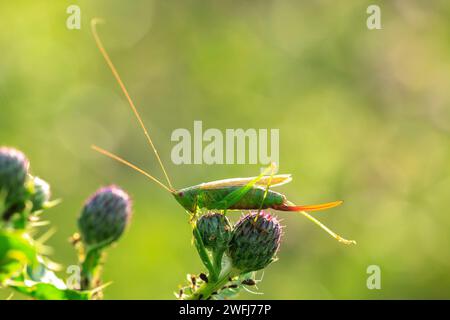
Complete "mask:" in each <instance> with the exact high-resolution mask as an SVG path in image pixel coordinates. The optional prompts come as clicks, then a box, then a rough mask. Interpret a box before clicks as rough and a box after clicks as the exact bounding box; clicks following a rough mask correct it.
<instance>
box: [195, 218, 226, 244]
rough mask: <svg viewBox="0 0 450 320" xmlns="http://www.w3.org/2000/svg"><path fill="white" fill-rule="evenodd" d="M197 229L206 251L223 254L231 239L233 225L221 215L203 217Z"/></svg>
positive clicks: (198, 222) (199, 220)
mask: <svg viewBox="0 0 450 320" xmlns="http://www.w3.org/2000/svg"><path fill="white" fill-rule="evenodd" d="M197 229H198V231H199V233H200V235H201V237H202V241H203V245H204V246H205V248H206V249H209V250H212V251H221V250H222V252H223V251H224V250H225V249H226V248H227V246H228V242H229V241H230V238H231V224H230V221H229V220H228V218H227V217H226V216H225V215H223V214H221V213H215V212H213V213H208V214H204V215H202V216H201V217H200V218H199V219H198V221H197Z"/></svg>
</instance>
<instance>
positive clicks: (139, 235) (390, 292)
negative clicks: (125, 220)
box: [0, 0, 450, 299]
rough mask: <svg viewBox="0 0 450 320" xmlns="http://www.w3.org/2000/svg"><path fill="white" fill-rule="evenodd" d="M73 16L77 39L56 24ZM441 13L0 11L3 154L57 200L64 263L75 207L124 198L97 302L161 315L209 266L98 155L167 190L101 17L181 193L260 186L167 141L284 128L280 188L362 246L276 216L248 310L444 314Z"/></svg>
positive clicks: (176, 215)
mask: <svg viewBox="0 0 450 320" xmlns="http://www.w3.org/2000/svg"><path fill="white" fill-rule="evenodd" d="M70 4H77V5H79V6H80V8H81V21H82V27H81V30H68V29H67V28H66V19H67V17H68V15H67V13H66V8H67V7H68V6H69V5H70ZM369 4H379V5H380V7H381V10H382V26H383V29H382V30H368V29H367V27H366V19H367V17H368V15H367V13H366V9H367V6H368V5H369ZM449 14H450V3H449V2H448V1H444V0H442V1H428V2H426V3H425V2H423V1H419V0H417V1H412V0H409V1H406V0H404V1H343V2H342V1H341V2H339V3H338V2H336V1H297V0H291V1H218V0H215V1H193V0H187V1H186V0H183V1H161V0H160V1H156V0H155V1H140V0H139V1H137V0H135V1H119V0H114V1H111V0H108V1H106V0H103V1H87V0H86V1H75V0H74V1H50V0H45V1H21V0H18V1H2V3H1V4H0V29H1V30H2V31H1V33H0V58H1V59H0V144H1V145H9V146H15V147H17V148H19V149H21V150H23V151H24V152H25V153H26V154H27V155H28V157H29V158H30V160H31V169H32V172H33V173H34V174H36V175H38V176H41V177H43V178H45V179H46V180H48V181H49V182H50V183H51V185H52V188H53V194H54V197H55V198H62V199H63V202H62V204H61V205H59V206H58V207H56V208H54V209H52V210H50V211H48V212H47V218H48V219H49V220H51V221H52V223H53V225H54V226H55V227H56V228H57V233H56V235H55V236H54V237H53V238H52V239H51V240H50V241H49V244H50V245H52V246H53V247H54V254H53V255H52V257H53V259H54V260H56V261H60V262H63V263H64V265H65V266H68V265H70V264H74V263H75V262H76V256H75V253H74V250H73V249H72V248H71V247H70V245H69V243H68V238H69V236H70V235H71V234H72V233H73V232H74V231H75V230H76V218H77V216H78V214H79V211H80V208H81V206H82V203H83V201H84V199H85V198H86V197H87V196H88V195H89V194H90V193H92V192H93V191H95V190H96V189H97V188H98V187H99V186H101V185H107V184H111V183H116V184H118V185H120V186H122V187H123V188H124V189H126V190H128V191H129V193H130V194H131V195H132V196H133V199H134V208H135V209H134V217H133V221H132V225H131V227H130V228H129V230H128V232H127V233H126V235H125V236H124V237H123V238H122V240H121V241H120V243H119V244H118V245H117V246H115V247H114V248H111V249H110V250H109V256H108V261H107V264H106V266H105V277H104V279H105V281H113V284H112V285H111V286H110V287H109V288H108V289H107V290H106V295H105V297H106V298H109V299H122V298H124V299H172V298H174V296H173V292H174V291H177V288H178V285H179V284H181V283H184V282H185V280H186V273H188V272H191V273H198V272H200V271H201V270H202V266H201V262H200V260H199V259H198V257H197V254H196V251H195V248H194V247H193V246H192V245H191V233H190V232H191V231H190V226H189V224H188V216H187V214H186V213H185V212H184V211H183V210H182V209H181V207H180V206H179V205H178V204H177V203H176V202H175V201H174V200H173V199H172V197H171V196H170V195H168V194H167V193H165V192H164V191H163V190H162V189H160V188H158V187H157V186H156V185H154V184H152V183H151V182H149V181H148V180H146V179H145V178H144V177H142V176H140V175H138V174H136V173H135V172H133V171H131V170H129V169H128V168H126V167H124V166H121V165H120V164H117V163H115V162H113V161H111V160H109V159H107V158H105V157H103V156H101V155H98V154H96V153H95V152H93V151H92V150H90V148H89V146H90V145H91V144H92V143H95V144H97V145H100V146H102V147H104V148H106V149H109V150H111V151H114V152H115V153H118V154H120V155H122V156H124V157H126V158H127V159H129V160H131V161H133V162H135V163H137V164H139V165H141V166H142V167H143V168H145V169H147V170H149V171H150V172H152V173H155V174H156V175H158V176H159V177H162V174H161V173H160V170H159V168H158V166H157V162H156V160H155V158H154V156H153V154H152V153H151V152H150V150H149V149H148V148H147V146H146V142H145V138H144V136H143V134H142V132H141V131H140V129H139V127H138V125H137V123H136V121H135V119H134V117H133V115H132V113H131V111H130V110H129V108H128V106H127V104H126V101H125V99H124V97H123V95H122V93H121V92H120V90H119V88H118V85H117V84H116V83H115V81H114V79H113V77H112V75H111V73H110V71H109V70H108V69H107V67H106V64H105V62H104V61H103V59H102V57H101V55H100V54H99V52H98V50H97V48H96V46H95V43H94V41H93V37H92V35H91V33H90V30H89V21H90V19H91V18H92V17H95V16H99V17H103V18H104V19H105V20H106V22H107V23H106V24H105V25H103V26H100V27H99V32H100V34H101V36H102V38H103V41H104V43H105V45H106V47H107V48H108V50H109V52H110V55H111V57H112V59H113V60H114V62H115V63H116V65H117V67H118V69H119V71H120V72H121V75H122V77H123V79H124V81H125V82H126V84H127V85H128V89H129V91H130V93H131V95H132V96H133V97H134V100H135V103H136V104H137V106H138V107H139V109H140V111H141V113H142V116H143V118H144V121H145V123H146V124H147V126H148V128H149V130H150V132H151V134H152V136H153V138H154V141H155V143H156V145H157V147H158V148H159V151H160V154H161V156H162V158H163V161H164V162H165V163H166V164H167V167H168V171H169V174H170V175H171V177H172V179H173V180H174V182H175V185H176V186H177V187H185V186H189V185H193V184H197V183H200V182H204V181H210V180H216V179H222V178H230V177H239V176H252V175H255V174H256V173H257V172H258V170H259V167H260V166H257V165H210V166H208V165H181V166H176V165H174V164H173V163H172V162H171V160H170V151H171V148H172V147H173V145H174V143H172V142H171V141H170V136H171V133H172V131H173V130H174V129H176V128H188V129H191V128H192V125H193V121H194V120H202V121H203V125H204V127H205V128H219V129H221V130H225V129H226V128H268V129H271V128H279V129H280V172H283V173H292V174H293V176H294V181H293V182H292V183H290V184H289V185H286V186H283V187H281V188H280V189H279V190H280V191H282V192H284V193H285V194H287V195H288V196H289V198H290V199H292V200H293V201H295V202H298V203H305V204H306V203H316V202H322V201H331V200H335V199H344V200H346V202H345V205H344V206H342V207H340V208H337V209H334V210H330V211H326V212H321V213H317V216H318V217H319V218H320V219H321V220H322V221H323V222H324V223H326V224H327V225H328V226H329V227H331V228H332V229H333V230H335V231H337V232H338V233H340V234H342V235H343V236H345V237H348V238H351V239H356V240H357V241H358V245H357V246H353V247H348V246H344V245H341V244H339V243H338V242H336V241H334V240H332V239H331V238H330V237H329V236H328V235H327V234H326V233H324V232H322V231H321V230H320V229H318V228H317V227H316V226H314V225H313V224H311V223H310V222H308V221H307V220H306V219H304V218H302V217H301V216H298V215H295V214H289V213H277V215H278V216H279V217H280V218H282V219H283V224H284V225H285V226H286V227H285V229H284V233H285V234H284V240H283V243H282V246H281V251H280V253H279V261H277V262H276V263H274V264H272V265H271V266H270V267H268V268H267V269H266V271H265V275H264V281H263V282H262V283H261V284H260V286H259V288H260V290H261V292H264V295H257V296H254V295H251V294H248V293H242V294H241V295H240V297H241V298H255V299H257V298H265V299H306V298H313V299H316V298H318V299H348V298H358V299H374V298H388V299H391V298H450V272H449V269H450V250H449V245H450V238H449V232H448V230H449V228H450V214H449V204H450V195H449V191H450V144H449V133H450V111H449V110H450V109H449V107H450V91H449V85H450V42H449V41H448V39H449V37H450V21H449V19H448V17H449ZM234 216H235V217H238V216H239V214H238V213H235V214H234ZM369 265H378V266H379V267H380V268H381V277H382V278H381V285H382V288H381V290H368V289H367V287H366V279H367V277H368V274H367V273H366V269H367V267H368V266H369ZM62 275H64V273H62ZM8 294H9V292H7V291H6V290H0V297H1V298H5V297H7V296H8ZM15 297H16V298H20V296H18V295H16V296H15Z"/></svg>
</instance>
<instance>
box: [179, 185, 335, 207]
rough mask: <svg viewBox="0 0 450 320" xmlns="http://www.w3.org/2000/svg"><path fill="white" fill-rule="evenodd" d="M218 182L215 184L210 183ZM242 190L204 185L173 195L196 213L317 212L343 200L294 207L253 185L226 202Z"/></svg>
mask: <svg viewBox="0 0 450 320" xmlns="http://www.w3.org/2000/svg"><path fill="white" fill-rule="evenodd" d="M219 181H221V180H219ZM219 181H217V182H219ZM217 182H216V181H214V182H211V184H215V183H217ZM272 186H273V185H271V187H272ZM242 188H243V185H229V186H216V187H210V186H209V184H208V183H204V184H200V185H197V186H193V187H188V188H184V189H181V190H179V191H176V192H174V193H173V195H174V197H175V199H176V200H177V201H178V202H179V203H180V204H181V205H182V206H183V207H184V208H185V209H186V210H188V211H190V212H195V211H196V209H197V208H205V209H209V210H258V209H268V208H271V209H275V210H280V211H302V210H308V211H317V210H324V209H328V208H331V207H334V206H338V205H340V204H341V203H342V201H335V202H330V203H326V204H321V205H311V206H295V205H293V204H292V203H290V202H289V201H288V200H287V199H286V196H285V195H283V194H281V193H279V192H275V191H273V190H267V192H266V188H265V187H263V186H254V187H252V188H251V189H250V190H249V191H247V192H245V193H244V192H243V194H242V197H240V199H239V200H237V201H235V202H234V203H233V202H231V201H226V200H225V201H224V199H227V197H229V196H230V195H232V194H233V193H239V191H241V190H242Z"/></svg>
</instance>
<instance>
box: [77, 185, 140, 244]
mask: <svg viewBox="0 0 450 320" xmlns="http://www.w3.org/2000/svg"><path fill="white" fill-rule="evenodd" d="M130 218H131V200H130V197H129V195H128V194H127V193H126V192H125V191H123V190H122V189H120V188H118V187H116V186H109V187H105V188H101V189H100V190H98V191H97V192H96V193H95V194H94V195H93V196H91V197H90V198H89V199H88V200H87V201H86V203H85V205H84V208H83V211H82V212H81V215H80V217H79V218H78V227H79V229H80V233H81V238H82V240H83V243H84V244H85V245H86V246H87V247H91V248H101V247H105V246H107V245H109V244H111V243H112V242H114V241H116V240H118V239H119V238H120V236H121V235H122V233H123V232H124V230H125V228H126V226H127V225H128V223H129V221H130Z"/></svg>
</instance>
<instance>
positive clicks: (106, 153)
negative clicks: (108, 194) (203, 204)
mask: <svg viewBox="0 0 450 320" xmlns="http://www.w3.org/2000/svg"><path fill="white" fill-rule="evenodd" d="M91 148H92V149H94V150H95V151H97V152H99V153H101V154H103V155H105V156H107V157H109V158H111V159H114V160H116V161H119V162H120V163H122V164H124V165H126V166H128V167H130V168H131V169H133V170H136V171H137V172H139V173H142V174H143V175H144V176H146V177H147V178H149V179H151V180H153V181H154V182H156V183H157V184H159V185H160V186H161V187H163V188H164V189H166V190H167V191H169V192H170V193H173V189H172V190H171V189H169V188H168V187H167V186H166V185H165V184H163V183H162V182H161V181H159V180H158V179H156V178H155V177H154V176H152V175H151V174H150V173H148V172H145V171H144V170H142V169H141V168H139V167H137V166H135V165H134V164H132V163H130V162H128V161H126V160H124V159H122V158H120V157H119V156H116V155H115V154H112V153H111V152H108V151H106V150H104V149H102V148H100V147H97V146H95V145H92V146H91Z"/></svg>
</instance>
